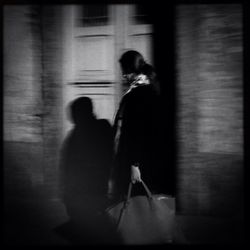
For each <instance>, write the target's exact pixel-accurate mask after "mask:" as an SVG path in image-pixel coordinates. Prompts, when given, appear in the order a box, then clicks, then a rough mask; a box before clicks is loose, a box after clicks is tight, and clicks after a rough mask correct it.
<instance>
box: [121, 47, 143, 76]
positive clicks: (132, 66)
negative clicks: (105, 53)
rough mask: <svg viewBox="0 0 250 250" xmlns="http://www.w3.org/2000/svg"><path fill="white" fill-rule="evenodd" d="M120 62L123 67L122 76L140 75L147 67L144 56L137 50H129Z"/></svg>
mask: <svg viewBox="0 0 250 250" xmlns="http://www.w3.org/2000/svg"><path fill="white" fill-rule="evenodd" d="M119 62H120V65H121V69H122V74H124V75H127V74H131V73H135V74H140V73H142V68H143V66H144V65H145V60H144V58H143V56H142V55H141V54H140V53H139V52H137V51H135V50H129V51H127V52H125V53H124V54H123V55H122V56H121V58H120V60H119Z"/></svg>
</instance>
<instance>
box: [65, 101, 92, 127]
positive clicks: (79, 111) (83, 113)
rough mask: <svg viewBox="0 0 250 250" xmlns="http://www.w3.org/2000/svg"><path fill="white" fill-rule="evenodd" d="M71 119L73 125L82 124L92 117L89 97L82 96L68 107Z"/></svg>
mask: <svg viewBox="0 0 250 250" xmlns="http://www.w3.org/2000/svg"><path fill="white" fill-rule="evenodd" d="M70 112H71V118H72V121H73V123H74V124H76V125H77V124H82V123H83V122H86V121H88V120H89V119H91V118H93V117H94V114H93V104H92V100H91V99H90V98H89V97H86V96H83V97H79V98H77V99H76V100H74V101H73V102H72V103H71V105H70Z"/></svg>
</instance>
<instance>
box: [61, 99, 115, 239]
mask: <svg viewBox="0 0 250 250" xmlns="http://www.w3.org/2000/svg"><path fill="white" fill-rule="evenodd" d="M70 112H71V118H72V121H73V123H74V128H73V129H72V131H71V132H70V133H69V135H68V136H67V138H66V140H65V142H64V144H63V148H62V158H61V173H62V176H61V181H62V188H63V202H64V204H65V206H66V210H67V213H68V215H69V217H70V219H71V221H72V222H73V223H74V224H75V225H78V226H80V229H79V231H82V232H81V233H83V234H85V236H86V238H88V240H89V241H91V240H95V241H96V240H98V239H97V238H96V237H97V235H96V233H94V232H95V231H96V230H97V229H98V228H99V227H100V225H99V224H100V220H99V215H100V213H101V212H102V211H103V210H104V208H105V207H106V202H107V199H106V194H107V186H108V176H109V172H110V165H111V164H110V163H111V157H112V128H111V125H110V124H109V122H108V121H107V120H104V119H100V120H98V119H96V117H95V116H94V114H93V106H92V101H91V99H90V98H88V97H80V98H78V99H76V100H75V101H73V102H72V104H71V106H70ZM82 226H83V227H84V229H83V228H82ZM87 234H88V237H87ZM81 237H82V236H81ZM81 237H79V238H81ZM91 237H95V239H91ZM79 238H78V239H79Z"/></svg>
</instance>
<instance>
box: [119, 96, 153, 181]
mask: <svg viewBox="0 0 250 250" xmlns="http://www.w3.org/2000/svg"><path fill="white" fill-rule="evenodd" d="M148 102H149V99H147V97H145V96H140V95H134V96H132V97H131V99H130V103H129V106H128V109H127V112H126V116H125V117H124V119H125V121H124V122H125V123H126V124H124V125H125V129H126V130H127V131H126V132H125V133H126V135H127V154H128V158H129V160H130V163H131V164H130V167H131V181H132V182H133V183H134V182H136V181H141V178H142V177H141V170H142V169H143V166H142V164H141V162H142V159H143V157H144V154H145V152H144V151H145V139H146V133H147V125H148V124H147V121H148V118H150V117H148V115H149V114H148V113H147V112H148Z"/></svg>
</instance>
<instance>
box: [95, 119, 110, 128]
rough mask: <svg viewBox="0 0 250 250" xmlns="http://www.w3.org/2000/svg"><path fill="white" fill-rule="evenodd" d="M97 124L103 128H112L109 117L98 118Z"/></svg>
mask: <svg viewBox="0 0 250 250" xmlns="http://www.w3.org/2000/svg"><path fill="white" fill-rule="evenodd" d="M97 124H98V126H99V127H101V128H107V129H108V128H111V124H110V122H109V121H108V120H107V119H98V120H97Z"/></svg>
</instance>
